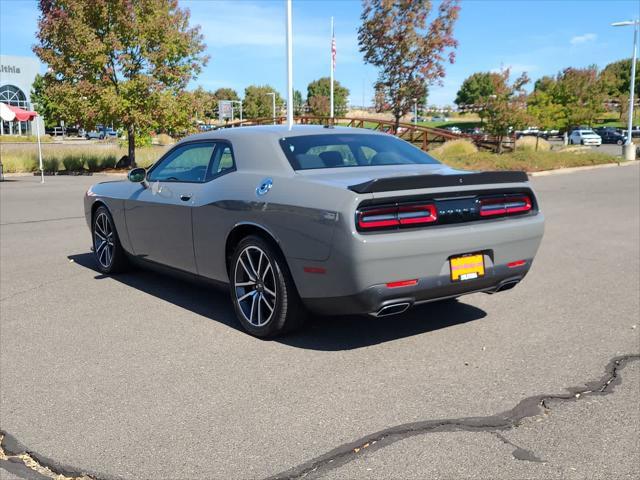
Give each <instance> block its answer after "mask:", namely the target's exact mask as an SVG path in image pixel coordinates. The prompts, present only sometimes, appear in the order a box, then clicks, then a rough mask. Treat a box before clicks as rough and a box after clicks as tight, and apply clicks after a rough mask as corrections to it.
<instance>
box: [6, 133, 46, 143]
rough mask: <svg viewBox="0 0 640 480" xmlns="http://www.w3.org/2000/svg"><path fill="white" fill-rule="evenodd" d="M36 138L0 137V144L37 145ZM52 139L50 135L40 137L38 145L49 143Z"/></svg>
mask: <svg viewBox="0 0 640 480" xmlns="http://www.w3.org/2000/svg"><path fill="white" fill-rule="evenodd" d="M37 141H38V137H36V136H35V135H0V143H37ZM52 141H53V139H52V138H51V136H50V135H42V136H41V137H40V143H49V142H52Z"/></svg>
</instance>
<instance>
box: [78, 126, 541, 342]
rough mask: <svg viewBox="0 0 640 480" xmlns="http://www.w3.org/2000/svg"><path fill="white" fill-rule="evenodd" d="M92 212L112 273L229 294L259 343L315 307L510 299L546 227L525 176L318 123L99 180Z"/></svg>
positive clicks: (96, 240) (182, 151)
mask: <svg viewBox="0 0 640 480" xmlns="http://www.w3.org/2000/svg"><path fill="white" fill-rule="evenodd" d="M84 207H85V215H86V219H87V224H88V226H89V228H90V229H91V238H92V239H93V251H94V255H95V260H96V266H97V268H98V269H99V270H100V271H101V272H102V273H105V274H111V273H116V272H117V271H122V270H123V269H124V268H126V266H127V264H128V263H129V262H133V263H140V264H144V265H148V266H154V267H155V268H159V267H158V266H159V265H164V266H165V267H169V268H168V270H169V271H174V272H175V271H177V270H178V271H182V273H183V274H185V273H186V274H189V275H191V276H192V277H193V278H200V279H206V280H208V281H209V282H213V283H214V284H220V283H222V284H227V286H228V289H229V291H230V297H231V301H232V303H233V306H234V309H235V313H236V316H237V318H238V321H239V323H240V325H241V326H242V327H243V328H244V329H245V330H246V331H247V332H249V333H251V334H252V335H256V336H258V337H272V336H276V335H279V334H281V333H284V332H286V331H288V330H291V329H292V328H295V327H296V326H298V325H299V324H300V323H301V322H302V321H303V319H304V318H305V316H306V314H305V309H309V310H311V311H314V312H317V313H318V314H339V315H344V314H370V315H373V316H376V317H383V316H387V315H393V314H399V313H402V312H404V311H405V310H406V309H408V308H410V307H412V306H414V305H418V304H422V303H426V302H432V301H437V300H446V299H452V298H456V297H459V296H461V295H465V294H470V293H475V292H486V293H499V292H503V291H505V290H509V289H511V288H513V287H514V286H516V284H518V283H520V281H521V280H522V279H523V278H524V277H525V275H526V274H527V272H528V271H529V268H530V267H531V265H532V263H533V259H534V257H535V255H536V251H537V250H538V246H539V244H540V241H541V239H542V234H543V231H544V218H543V216H542V213H541V212H540V210H539V206H538V202H537V200H536V196H535V194H534V192H533V190H532V188H531V185H530V184H529V181H528V177H527V174H526V173H524V172H507V171H499V172H470V171H459V170H454V169H452V168H449V167H447V166H445V165H443V164H441V163H440V162H438V161H437V160H436V159H434V158H433V157H431V156H430V155H428V154H427V153H425V152H423V151H421V150H419V149H417V148H415V147H414V146H412V145H411V144H409V143H407V142H405V141H404V140H400V139H398V138H397V137H394V136H392V135H387V134H384V133H377V132H372V131H371V130H365V129H358V128H345V127H335V128H324V127H322V126H311V125H309V126H295V127H294V128H293V129H292V130H288V129H287V128H286V127H283V126H257V127H242V128H229V129H221V130H216V131H213V132H207V133H201V134H198V135H193V136H191V137H187V138H185V139H184V140H182V141H180V142H179V143H177V144H176V145H175V146H174V147H172V148H171V149H170V150H169V151H168V152H166V153H165V154H164V155H163V156H162V158H160V159H159V160H158V161H157V162H156V163H155V164H154V165H153V167H151V168H150V169H149V170H148V171H145V170H144V169H142V168H137V169H134V170H131V171H130V172H129V181H126V180H124V181H115V182H114V181H110V182H104V183H98V184H96V185H93V186H92V187H91V188H90V189H89V190H88V191H87V193H86V195H85V198H84ZM165 270H166V268H165ZM393 328H396V326H395V325H394V322H390V323H389V329H390V330H392V329H393Z"/></svg>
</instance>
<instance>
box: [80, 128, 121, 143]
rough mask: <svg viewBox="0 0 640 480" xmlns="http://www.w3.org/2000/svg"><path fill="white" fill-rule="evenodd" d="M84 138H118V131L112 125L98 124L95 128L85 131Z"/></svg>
mask: <svg viewBox="0 0 640 480" xmlns="http://www.w3.org/2000/svg"><path fill="white" fill-rule="evenodd" d="M84 138H86V139H87V140H104V139H105V138H118V132H117V131H115V130H114V129H113V128H111V127H105V126H104V125H96V129H95V130H91V131H89V132H85V134H84Z"/></svg>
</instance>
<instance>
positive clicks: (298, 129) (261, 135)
mask: <svg viewBox="0 0 640 480" xmlns="http://www.w3.org/2000/svg"><path fill="white" fill-rule="evenodd" d="M344 133H349V134H357V135H364V134H366V135H385V134H384V133H381V132H375V131H373V130H369V129H366V128H352V127H325V126H322V125H294V126H293V128H292V129H291V130H289V129H288V128H287V126H286V125H256V126H247V127H234V128H221V129H218V130H213V131H210V132H203V133H197V134H195V135H190V136H188V137H185V138H183V139H182V140H181V141H180V142H179V143H183V142H189V141H193V140H243V141H256V140H265V139H266V138H271V139H280V138H283V137H298V136H302V135H335V134H344Z"/></svg>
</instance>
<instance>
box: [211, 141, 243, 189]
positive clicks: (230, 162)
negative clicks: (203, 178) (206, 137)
mask: <svg viewBox="0 0 640 480" xmlns="http://www.w3.org/2000/svg"><path fill="white" fill-rule="evenodd" d="M235 166H236V164H235V161H234V159H233V150H232V149H231V146H230V145H229V144H227V143H218V145H217V147H216V151H215V153H214V155H213V162H211V169H210V171H209V174H208V175H207V180H211V179H212V178H214V177H216V176H218V175H220V174H222V173H225V172H226V171H228V170H233V169H234V168H235Z"/></svg>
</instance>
